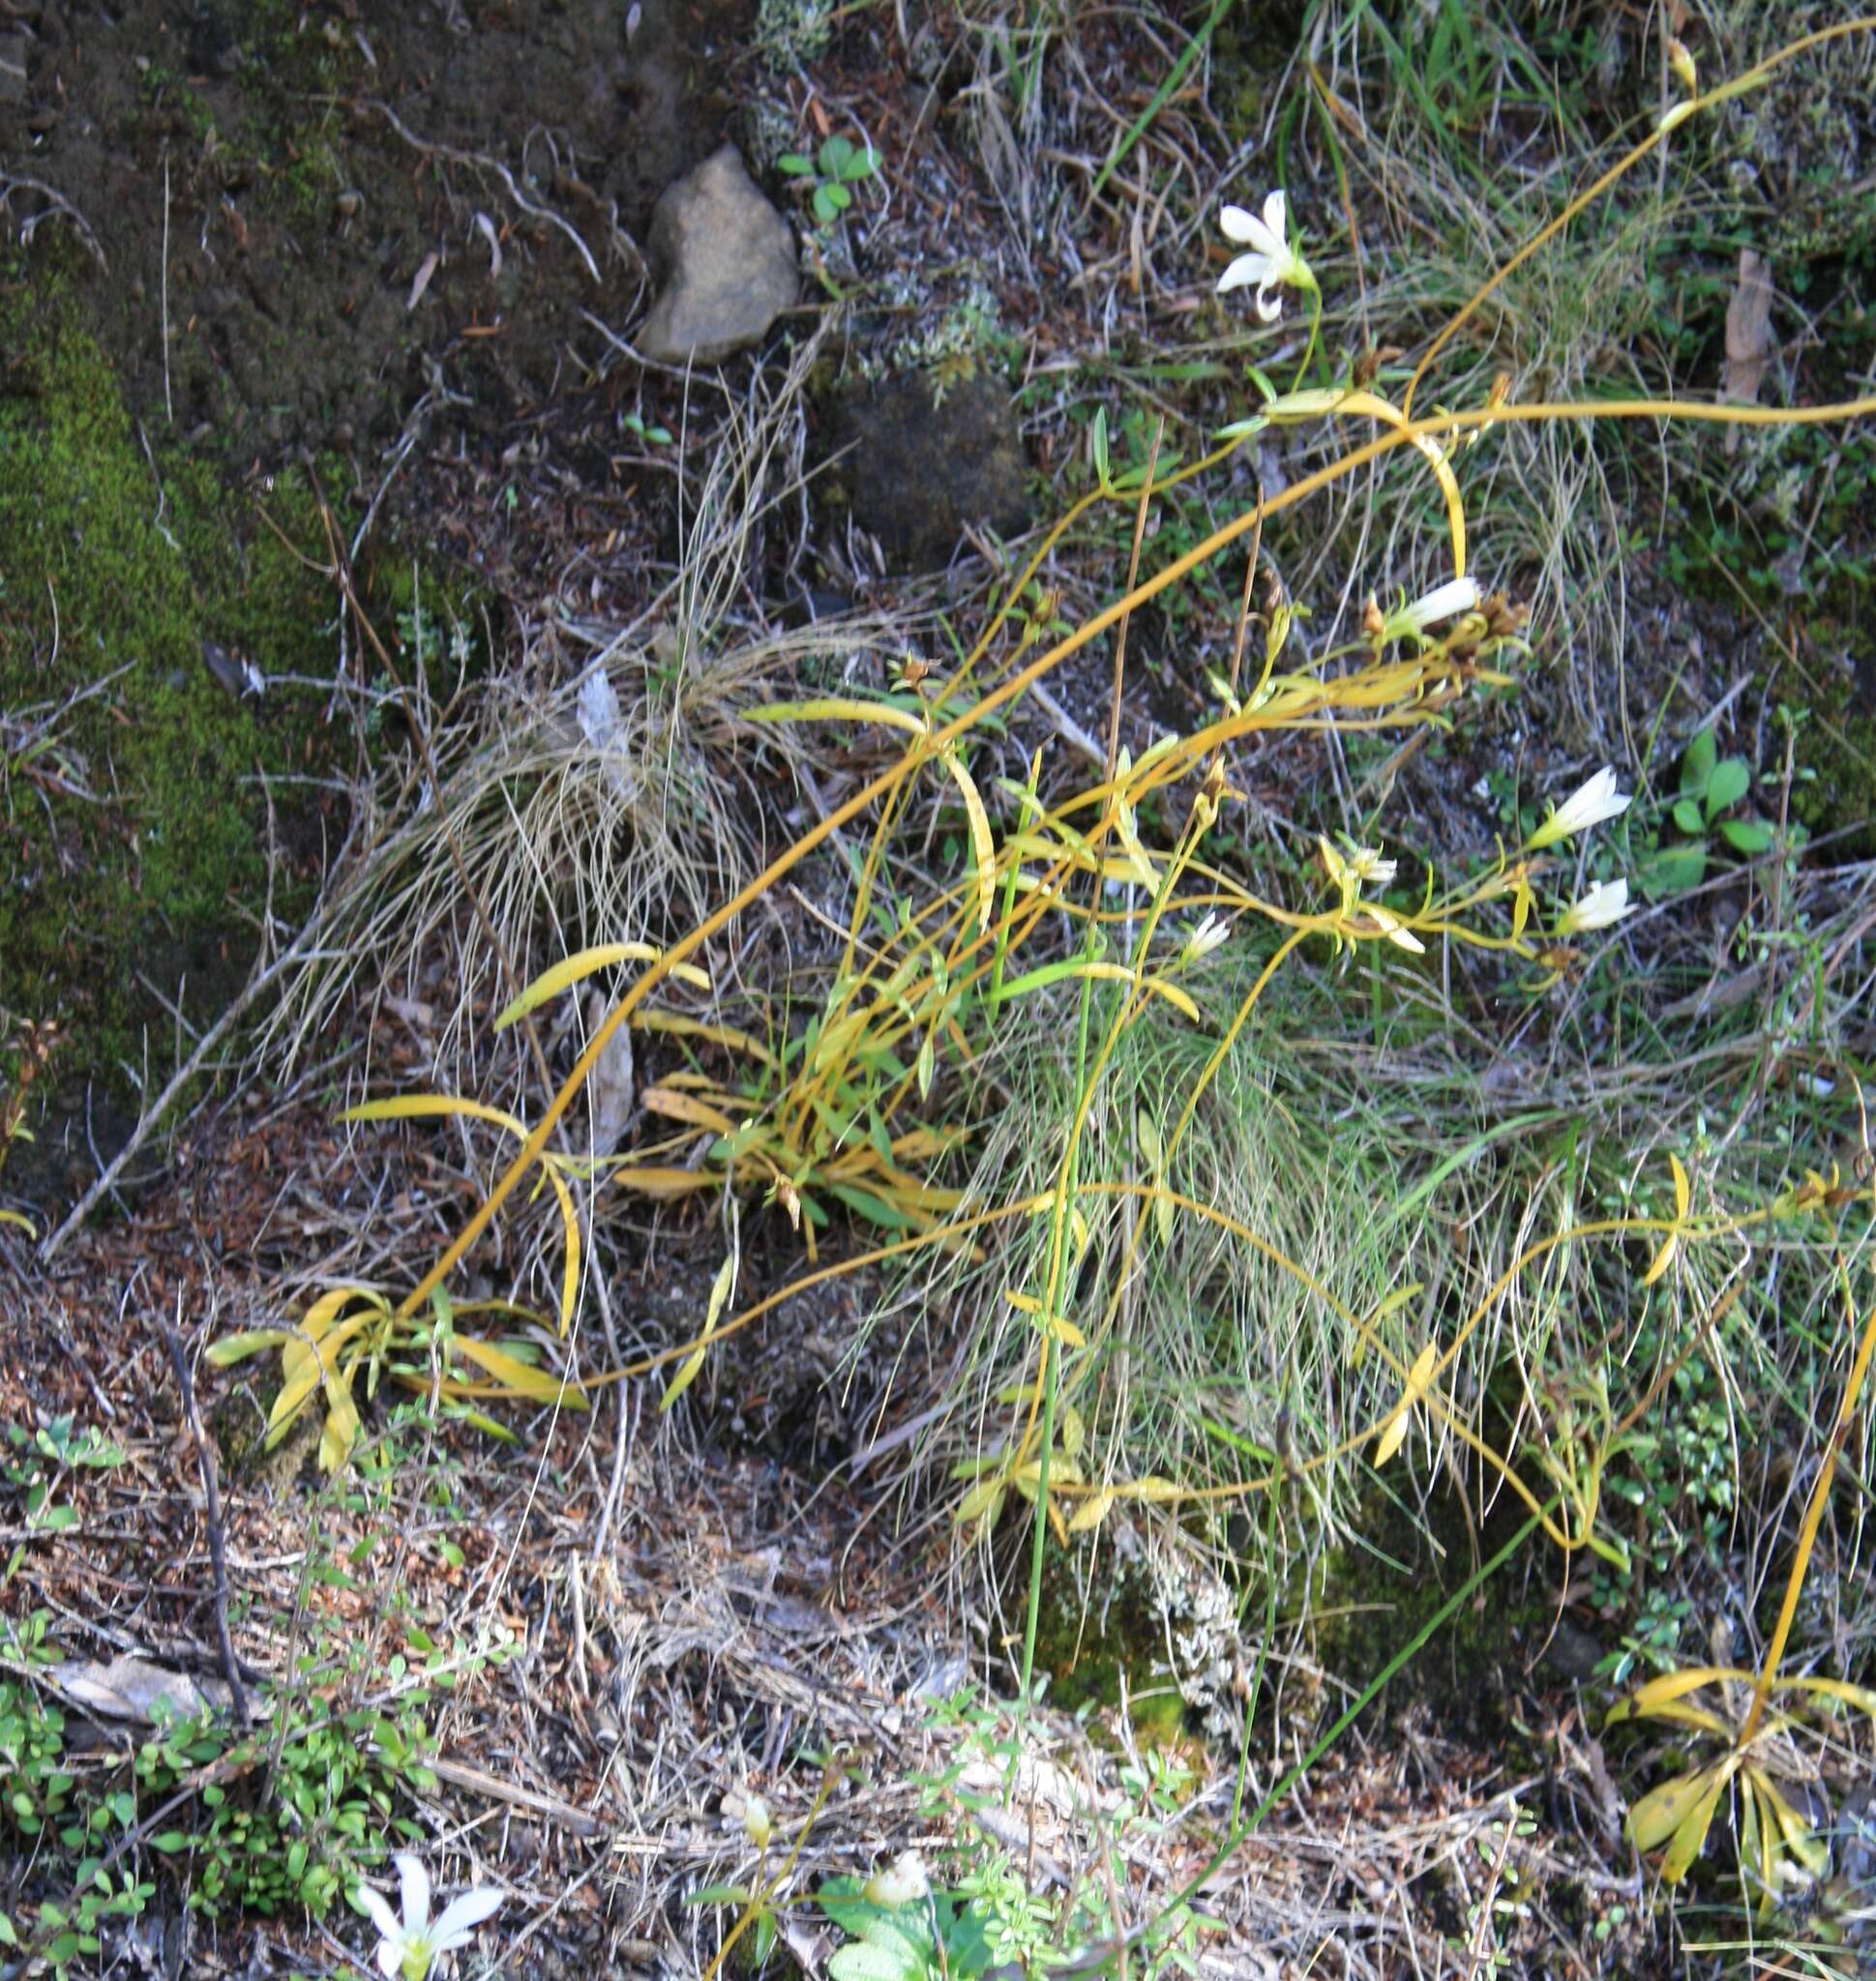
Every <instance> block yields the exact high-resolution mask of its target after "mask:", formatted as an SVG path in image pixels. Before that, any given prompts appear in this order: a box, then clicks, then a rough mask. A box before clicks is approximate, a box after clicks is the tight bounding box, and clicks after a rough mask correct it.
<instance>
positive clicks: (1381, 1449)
mask: <svg viewBox="0 0 1876 1981" xmlns="http://www.w3.org/2000/svg"><path fill="white" fill-rule="evenodd" d="M1439 1360H1440V1349H1439V1345H1438V1344H1437V1343H1434V1342H1429V1343H1428V1344H1427V1345H1426V1346H1425V1347H1424V1348H1422V1349H1421V1350H1420V1352H1419V1353H1418V1354H1417V1355H1416V1356H1415V1357H1414V1366H1413V1368H1412V1369H1410V1370H1409V1371H1408V1373H1407V1390H1406V1393H1405V1395H1403V1396H1402V1398H1401V1400H1400V1403H1399V1404H1398V1405H1397V1406H1396V1407H1395V1410H1394V1414H1393V1415H1392V1416H1391V1417H1389V1418H1388V1420H1387V1422H1386V1423H1385V1425H1383V1426H1382V1431H1381V1435H1380V1437H1379V1438H1378V1439H1377V1440H1376V1443H1375V1464H1376V1465H1377V1466H1380V1465H1385V1464H1386V1463H1387V1461H1388V1460H1389V1459H1391V1458H1392V1457H1393V1456H1394V1454H1395V1453H1396V1452H1397V1451H1399V1450H1400V1448H1401V1446H1402V1445H1403V1444H1404V1443H1405V1442H1406V1440H1407V1428H1408V1423H1409V1421H1410V1419H1411V1418H1412V1416H1413V1414H1414V1404H1417V1403H1418V1402H1419V1401H1420V1399H1421V1398H1422V1397H1424V1396H1425V1395H1426V1392H1427V1386H1428V1384H1430V1383H1431V1382H1432V1380H1433V1371H1434V1368H1435V1367H1436V1365H1437V1364H1438V1362H1439Z"/></svg>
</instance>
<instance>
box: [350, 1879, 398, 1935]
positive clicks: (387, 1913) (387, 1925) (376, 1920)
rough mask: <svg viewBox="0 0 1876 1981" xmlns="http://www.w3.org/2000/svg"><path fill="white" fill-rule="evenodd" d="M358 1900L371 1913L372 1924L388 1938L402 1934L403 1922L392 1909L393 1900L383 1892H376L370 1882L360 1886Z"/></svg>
mask: <svg viewBox="0 0 1876 1981" xmlns="http://www.w3.org/2000/svg"><path fill="white" fill-rule="evenodd" d="M358 1902H359V1904H360V1905H361V1906H363V1907H365V1910H366V1912H367V1913H368V1914H369V1915H370V1918H371V1921H372V1925H373V1926H375V1927H376V1928H377V1930H378V1932H379V1933H380V1934H381V1935H382V1936H383V1937H384V1938H386V1939H397V1938H400V1937H402V1933H403V1922H402V1920H401V1919H400V1918H399V1917H398V1915H397V1914H396V1913H395V1912H394V1911H392V1909H391V1902H390V1900H388V1899H387V1898H386V1897H385V1896H384V1894H383V1893H382V1892H374V1891H373V1890H372V1887H371V1886H370V1885H368V1884H361V1885H360V1886H359V1888H358Z"/></svg>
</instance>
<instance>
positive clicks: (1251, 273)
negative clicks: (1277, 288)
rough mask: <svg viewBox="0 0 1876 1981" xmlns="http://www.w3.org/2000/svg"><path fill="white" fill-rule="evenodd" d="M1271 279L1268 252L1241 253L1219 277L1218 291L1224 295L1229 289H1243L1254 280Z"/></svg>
mask: <svg viewBox="0 0 1876 1981" xmlns="http://www.w3.org/2000/svg"><path fill="white" fill-rule="evenodd" d="M1269 280H1270V257H1269V256H1268V255H1267V254H1240V255H1238V257H1237V258H1236V260H1235V261H1234V262H1233V263H1232V265H1231V266H1230V267H1229V268H1228V269H1226V271H1225V272H1224V274H1223V275H1221V276H1220V277H1219V278H1218V293H1219V294H1220V295H1221V296H1222V295H1223V294H1224V293H1225V291H1226V290H1227V289H1241V288H1245V287H1247V286H1248V285H1249V284H1250V283H1252V282H1267V281H1269Z"/></svg>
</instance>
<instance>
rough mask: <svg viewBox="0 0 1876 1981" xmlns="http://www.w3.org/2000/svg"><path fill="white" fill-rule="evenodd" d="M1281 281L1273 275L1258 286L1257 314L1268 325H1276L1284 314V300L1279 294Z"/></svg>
mask: <svg viewBox="0 0 1876 1981" xmlns="http://www.w3.org/2000/svg"><path fill="white" fill-rule="evenodd" d="M1279 280H1280V279H1279V278H1278V277H1277V276H1275V275H1271V276H1270V277H1268V278H1267V279H1266V281H1261V282H1260V283H1259V284H1258V286H1257V313H1258V314H1259V315H1260V316H1261V317H1262V318H1263V319H1264V321H1265V322H1266V323H1274V322H1275V321H1276V320H1277V318H1278V317H1279V316H1281V315H1282V314H1283V298H1282V297H1281V296H1279V295H1278V294H1277V288H1278V286H1279Z"/></svg>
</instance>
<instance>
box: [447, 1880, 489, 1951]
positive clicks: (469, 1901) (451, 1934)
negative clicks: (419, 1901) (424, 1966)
mask: <svg viewBox="0 0 1876 1981" xmlns="http://www.w3.org/2000/svg"><path fill="white" fill-rule="evenodd" d="M507 1897H508V1894H507V1893H506V1892H498V1891H492V1890H491V1889H490V1887H489V1886H487V1885H477V1886H476V1887H475V1888H474V1890H472V1891H466V1892H462V1893H459V1894H458V1896H457V1897H455V1898H453V1899H452V1900H451V1901H450V1902H449V1904H448V1905H447V1906H445V1907H443V1912H442V1916H441V1917H440V1918H439V1919H438V1920H437V1922H436V1924H435V1925H434V1926H433V1927H432V1929H431V1944H432V1946H433V1947H434V1948H435V1950H436V1951H437V1952H438V1953H439V1954H440V1953H447V1952H448V1951H449V1950H450V1948H452V1947H458V1946H466V1945H467V1944H468V1943H469V1936H470V1935H471V1934H472V1933H473V1932H474V1931H475V1929H476V1928H477V1927H478V1926H480V1925H481V1924H482V1922H483V1921H484V1920H485V1919H488V1918H491V1917H492V1916H493V1915H494V1914H495V1913H496V1912H499V1911H500V1910H501V1908H502V1907H503V1905H504V1904H505V1903H506V1902H507Z"/></svg>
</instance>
